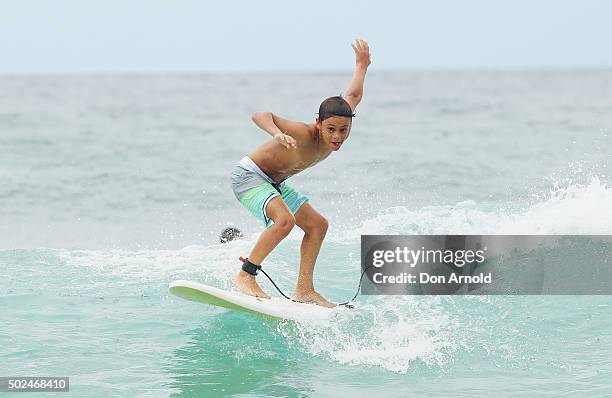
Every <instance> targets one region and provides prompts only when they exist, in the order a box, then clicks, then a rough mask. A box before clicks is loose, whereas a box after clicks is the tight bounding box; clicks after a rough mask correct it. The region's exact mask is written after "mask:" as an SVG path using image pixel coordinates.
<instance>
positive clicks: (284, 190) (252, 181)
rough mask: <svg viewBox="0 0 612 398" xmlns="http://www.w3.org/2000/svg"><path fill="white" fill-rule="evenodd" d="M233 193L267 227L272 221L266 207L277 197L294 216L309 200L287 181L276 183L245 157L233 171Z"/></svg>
mask: <svg viewBox="0 0 612 398" xmlns="http://www.w3.org/2000/svg"><path fill="white" fill-rule="evenodd" d="M231 181H232V191H234V195H236V198H237V199H238V200H239V201H240V203H242V205H243V206H244V207H246V208H247V210H248V211H249V212H250V213H251V214H252V215H254V216H255V218H257V219H259V220H261V221H262V222H263V223H264V225H265V226H266V227H269V226H270V225H271V224H272V222H273V221H272V219H270V217H268V215H267V214H266V206H267V205H268V203H269V202H270V201H271V200H272V199H274V198H275V197H276V196H280V197H281V198H282V200H283V202H285V204H286V205H287V207H288V208H289V210H291V212H292V213H293V214H295V213H296V212H297V211H298V209H299V208H300V206H302V205H303V204H304V203H306V202H307V201H308V198H307V197H306V196H304V195H302V194H300V193H299V192H297V191H296V190H295V189H293V188H291V187H290V186H289V185H288V184H287V183H286V182H285V181H282V182H279V183H275V182H274V180H272V179H271V178H270V177H268V176H267V175H266V174H265V173H264V172H263V171H262V170H261V169H260V168H259V166H257V164H255V162H253V160H252V159H251V158H249V157H248V156H245V157H243V158H242V159H241V160H240V162H239V163H238V164H237V165H236V167H234V170H233V171H232V177H231Z"/></svg>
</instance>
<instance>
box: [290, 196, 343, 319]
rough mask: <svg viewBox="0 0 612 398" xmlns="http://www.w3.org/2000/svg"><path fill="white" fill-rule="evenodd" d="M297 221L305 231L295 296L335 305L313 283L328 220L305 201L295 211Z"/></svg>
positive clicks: (327, 305)
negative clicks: (317, 290)
mask: <svg viewBox="0 0 612 398" xmlns="http://www.w3.org/2000/svg"><path fill="white" fill-rule="evenodd" d="M295 223H296V224H297V226H298V227H300V228H301V229H302V230H303V231H304V238H303V239H302V246H301V249H300V254H301V256H300V273H299V275H298V280H297V286H296V288H295V292H294V293H293V298H294V299H295V300H297V301H303V302H311V301H314V302H315V303H317V304H319V305H322V306H325V307H334V306H335V304H333V303H330V302H329V301H327V300H326V299H325V298H324V297H323V296H321V295H320V294H319V293H317V292H316V291H315V289H314V283H313V276H314V267H315V262H316V260H317V256H318V255H319V250H320V249H321V244H322V243H323V239H324V238H325V233H326V232H327V226H328V224H327V220H326V219H325V217H323V216H322V215H321V214H319V213H318V212H317V211H316V210H315V209H313V208H312V206H310V204H308V203H304V204H303V205H301V206H300V208H299V209H298V211H297V212H296V213H295Z"/></svg>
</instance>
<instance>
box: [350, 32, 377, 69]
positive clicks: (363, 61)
mask: <svg viewBox="0 0 612 398" xmlns="http://www.w3.org/2000/svg"><path fill="white" fill-rule="evenodd" d="M351 47H353V50H354V51H355V63H356V64H357V65H360V66H365V67H366V68H367V67H368V66H369V65H370V63H372V60H371V59H370V47H369V46H368V43H367V42H366V41H365V40H363V39H357V40H355V42H354V43H351Z"/></svg>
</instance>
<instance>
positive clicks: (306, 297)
mask: <svg viewBox="0 0 612 398" xmlns="http://www.w3.org/2000/svg"><path fill="white" fill-rule="evenodd" d="M293 299H294V300H295V301H299V302H300V303H314V304H318V305H320V306H323V307H328V308H333V307H335V306H336V304H334V303H332V302H329V301H327V299H325V297H323V296H321V295H320V294H319V293H317V292H316V291H314V290H309V291H305V292H298V291H295V292H293Z"/></svg>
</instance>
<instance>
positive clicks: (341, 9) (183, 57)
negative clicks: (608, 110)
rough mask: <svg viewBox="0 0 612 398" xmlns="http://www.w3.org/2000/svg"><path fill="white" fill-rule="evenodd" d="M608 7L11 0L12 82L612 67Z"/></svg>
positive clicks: (5, 39) (7, 25) (5, 49)
mask: <svg viewBox="0 0 612 398" xmlns="http://www.w3.org/2000/svg"><path fill="white" fill-rule="evenodd" d="M611 19H612V1H604V0H599V1H596V0H575V1H566V0H558V1H553V0H505V1H494V0H489V1H487V0H455V1H452V0H448V1H441V0H422V1H399V0H393V1H360V0H352V1H344V0H342V1H320V0H315V1H313V0H307V1H302V2H297V1H290V0H284V1H279V0H272V1H265V0H260V1H258V2H255V1H232V0H225V1H223V0H221V1H215V2H209V1H192V0H189V1H187V0H175V1H160V0H122V1H117V0H104V1H103V0H90V1H86V0H54V1H42V0H40V1H39V0H13V1H8V0H0V73H11V74H13V73H72V72H77V73H88V72H174V71H176V72H181V71H184V72H193V71H237V70H332V69H348V68H351V67H352V66H353V58H352V49H351V47H350V42H351V41H352V40H353V39H354V38H355V37H363V38H365V39H366V40H368V41H369V42H370V44H371V52H372V57H373V62H374V65H376V67H377V68H429V67H443V68H456V67H461V68H463V67H542V66H557V67H575V66H604V67H610V66H612V23H611Z"/></svg>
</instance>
